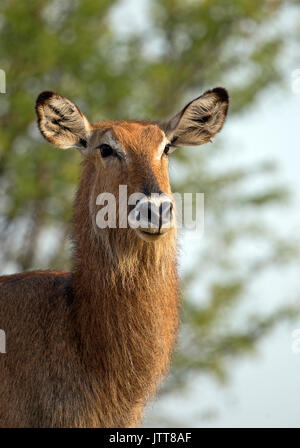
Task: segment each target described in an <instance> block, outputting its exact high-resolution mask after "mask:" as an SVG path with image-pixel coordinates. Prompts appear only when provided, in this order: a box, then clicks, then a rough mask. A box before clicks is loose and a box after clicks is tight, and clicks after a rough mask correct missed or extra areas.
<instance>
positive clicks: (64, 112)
mask: <svg viewBox="0 0 300 448" xmlns="http://www.w3.org/2000/svg"><path fill="white" fill-rule="evenodd" d="M36 113H37V117H38V125H39V128H40V131H41V133H42V135H43V136H44V137H45V139H46V140H48V141H49V142H50V143H52V144H53V145H54V146H57V147H58V148H63V149H66V148H72V147H73V148H74V147H75V148H80V149H82V152H84V149H85V148H86V147H87V142H88V137H89V134H90V131H91V125H90V123H89V122H88V120H87V119H86V117H85V116H84V115H83V113H82V112H81V111H80V109H79V108H78V107H77V106H76V104H74V103H73V102H72V101H70V100H68V99H67V98H65V97H63V96H61V95H59V94H58V93H54V92H47V91H46V92H42V93H40V94H39V96H38V98H37V100H36Z"/></svg>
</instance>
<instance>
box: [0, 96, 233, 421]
mask: <svg viewBox="0 0 300 448" xmlns="http://www.w3.org/2000/svg"><path fill="white" fill-rule="evenodd" d="M227 109H228V94H227V92H226V90H224V89H222V88H216V89H213V90H210V91H207V92H205V93H204V94H203V95H202V96H201V97H198V98H196V99H195V100H194V101H192V102H191V103H189V104H188V105H187V106H186V107H185V108H184V109H183V110H182V111H181V112H180V113H179V114H177V115H176V116H174V117H173V118H172V119H171V120H170V121H169V122H168V123H166V124H165V125H164V126H163V127H162V128H160V127H159V126H158V125H156V124H154V123H148V122H135V121H131V122H128V121H127V122H126V121H119V122H104V123H96V124H95V125H93V126H92V125H91V124H90V123H89V122H88V120H87V119H86V118H85V116H84V115H83V114H82V113H81V112H80V110H79V109H78V107H77V106H75V105H74V103H72V102H71V101H70V100H67V99H66V98H64V97H61V96H60V95H58V94H56V93H53V92H42V93H41V94H40V95H39V97H38V99H37V105H36V110H37V115H38V123H39V128H40V130H41V132H42V134H43V135H44V137H45V138H46V139H47V140H48V141H50V142H52V143H53V144H54V145H56V146H58V147H60V148H70V147H76V148H79V150H80V151H81V152H82V154H83V156H84V162H83V173H82V177H81V181H80V185H79V188H78V192H77V196H76V201H75V207H74V224H73V241H74V257H73V269H72V272H71V273H69V274H67V273H59V272H55V271H48V272H41V271H36V272H32V273H23V274H18V275H12V276H6V277H0V328H1V329H2V330H4V331H5V332H6V338H7V349H6V351H7V353H6V354H0V372H1V381H0V426H1V427H32V426H33V427H131V426H136V425H138V424H139V423H140V421H141V418H142V412H143V408H144V406H145V403H146V401H147V400H148V399H149V398H150V397H151V396H152V395H153V394H154V392H155V389H156V387H157V386H158V384H159V382H160V380H161V378H162V376H163V374H164V373H165V372H166V370H167V368H168V364H169V359H170V353H171V350H172V348H173V346H174V340H175V335H176V330H177V324H178V278H177V267H176V229H175V227H174V219H171V220H170V224H171V226H170V229H168V231H167V232H166V233H164V235H160V233H157V232H156V233H155V234H154V235H153V234H152V235H150V234H149V233H148V234H147V237H146V236H145V235H143V238H144V239H147V238H148V241H149V239H150V240H151V238H152V241H151V242H146V241H144V239H143V238H142V237H141V238H140V236H142V234H141V233H140V234H139V233H138V232H137V231H135V230H133V229H131V228H126V229H122V228H119V229H118V228H116V229H114V228H111V229H108V228H106V229H103V230H100V229H99V228H98V227H97V226H96V224H95V222H96V214H97V208H96V198H97V196H98V194H99V193H101V192H110V193H113V194H114V195H115V197H116V198H118V189H119V185H120V184H124V185H128V195H130V194H131V193H134V192H142V193H145V194H146V195H149V194H151V193H157V192H161V191H162V192H164V193H166V194H167V195H169V197H170V198H171V196H172V195H171V189H170V184H169V176H168V158H167V156H166V155H165V154H164V149H166V150H169V146H170V145H172V146H173V147H174V146H176V145H181V144H187V145H194V146H195V145H200V144H203V143H205V142H206V141H209V140H210V139H211V138H212V137H213V136H214V135H215V134H216V133H217V132H219V131H220V129H221V128H222V126H223V123H224V120H225V117H226V114H227ZM162 129H164V131H163V130H162ZM108 130H109V131H110V134H111V138H112V137H114V139H115V142H114V143H115V145H120V147H121V152H122V157H121V156H120V153H119V156H120V157H119V156H118V150H119V151H120V148H114V151H115V153H114V157H109V158H108V160H107V159H105V158H104V157H102V158H101V153H100V151H99V149H97V148H99V143H101V144H103V143H102V139H103V138H105V137H103V134H105V133H106V131H108ZM105 135H106V138H109V136H108V134H107V133H106V134H105ZM167 142H168V143H167ZM166 144H167V145H168V146H167V147H166V148H165V145H166ZM161 146H162V147H161ZM100 149H101V148H100ZM110 149H111V148H110ZM110 155H111V154H110ZM104 159H105V160H104ZM124 159H125V161H124ZM123 162H124V163H123ZM153 238H154V239H155V241H154V239H153Z"/></svg>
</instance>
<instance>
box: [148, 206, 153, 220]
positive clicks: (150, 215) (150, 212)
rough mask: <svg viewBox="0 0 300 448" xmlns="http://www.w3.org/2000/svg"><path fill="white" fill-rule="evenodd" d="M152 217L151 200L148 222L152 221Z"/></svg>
mask: <svg viewBox="0 0 300 448" xmlns="http://www.w3.org/2000/svg"><path fill="white" fill-rule="evenodd" d="M151 217H152V204H151V202H148V222H151Z"/></svg>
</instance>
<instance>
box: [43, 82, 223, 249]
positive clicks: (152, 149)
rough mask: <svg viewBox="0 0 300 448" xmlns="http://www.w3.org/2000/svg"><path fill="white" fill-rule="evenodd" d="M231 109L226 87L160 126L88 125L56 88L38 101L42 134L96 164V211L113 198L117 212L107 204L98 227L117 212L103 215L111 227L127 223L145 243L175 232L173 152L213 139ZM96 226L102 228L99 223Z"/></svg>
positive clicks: (136, 123)
mask: <svg viewBox="0 0 300 448" xmlns="http://www.w3.org/2000/svg"><path fill="white" fill-rule="evenodd" d="M227 109H228V94H227V92H226V90H225V89H222V88H215V89H213V90H209V91H207V92H205V93H204V94H203V95H201V96H200V97H198V98H196V99H195V100H193V101H191V102H190V103H189V104H187V105H186V106H185V107H184V109H183V110H181V111H180V112H179V113H178V114H177V115H175V116H174V117H173V118H171V119H170V120H169V121H167V122H166V123H160V124H159V123H154V122H146V121H103V122H97V123H95V124H90V123H89V121H88V120H87V118H86V117H85V116H84V115H83V113H82V112H81V111H80V109H79V108H78V107H77V106H76V105H75V104H74V103H73V102H72V101H70V100H68V99H67V98H64V97H62V96H60V95H59V94H57V93H54V92H42V93H41V94H40V95H39V96H38V98H37V103H36V111H37V116H38V124H39V128H40V131H41V133H42V135H43V136H44V137H45V138H46V139H47V140H48V141H49V142H50V143H52V144H53V145H54V146H57V147H59V148H63V149H65V148H77V149H79V151H80V152H81V154H82V155H83V157H84V158H86V159H87V160H88V161H89V162H90V164H91V165H93V170H94V173H95V182H94V187H93V189H92V192H91V195H92V197H90V201H91V203H92V209H93V210H95V208H96V204H98V205H103V206H104V205H105V201H106V200H107V202H109V199H110V198H112V200H113V205H114V206H115V207H114V210H112V209H111V206H110V208H109V206H108V204H106V207H108V208H106V209H105V213H102V214H100V215H98V220H97V224H98V227H101V222H100V221H101V219H100V218H103V219H104V216H105V215H107V214H108V215H109V214H110V212H114V213H115V215H116V216H113V217H112V219H111V220H109V219H108V220H107V219H106V220H105V219H104V221H105V222H106V223H108V224H109V225H108V227H110V226H111V227H113V228H115V227H117V228H126V227H127V225H128V224H129V227H130V228H131V229H130V230H129V231H130V232H134V234H135V235H137V236H139V237H141V238H142V239H143V240H146V241H156V240H158V239H160V238H161V237H162V236H163V235H166V234H170V233H172V232H171V231H172V230H173V231H174V227H175V218H174V204H173V199H172V193H171V188H170V182H169V174H168V158H169V154H170V153H171V152H173V151H174V149H176V147H178V146H187V145H190V146H198V145H202V144H203V143H206V142H208V141H210V140H211V138H212V137H213V136H214V135H215V134H217V133H218V132H219V131H220V130H221V128H222V126H223V124H224V121H225V118H226V114H227ZM87 181H88V180H87ZM120 186H126V190H127V191H126V203H125V204H120V201H121V196H120ZM99 194H100V195H101V194H103V202H101V201H102V199H101V198H100V199H97V198H99ZM128 198H129V199H128ZM127 200H128V201H127ZM114 201H115V202H114ZM120 205H121V206H120ZM103 209H104V207H103ZM121 210H123V212H121ZM124 213H125V215H126V219H125V221H124V216H125V215H124ZM121 215H122V216H121ZM127 217H128V219H127ZM94 218H96V215H95V216H94ZM120 223H121V224H120ZM104 227H105V226H104ZM94 229H95V231H96V232H97V231H98V229H97V226H95V225H94ZM132 229H134V230H132Z"/></svg>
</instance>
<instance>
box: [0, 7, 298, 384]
mask: <svg viewBox="0 0 300 448" xmlns="http://www.w3.org/2000/svg"><path fill="white" fill-rule="evenodd" d="M119 3H120V2H119V1H118V0H110V1H108V0H101V1H94V0H75V1H71V0H64V1H63V2H60V1H58V0H28V1H26V2H25V1H20V0H2V1H1V3H0V68H1V69H3V70H5V72H6V76H7V94H6V95H0V245H1V253H0V260H1V267H2V271H3V272H6V271H7V269H9V270H15V271H22V270H29V269H33V268H36V267H39V268H56V269H69V267H70V262H69V256H70V253H69V242H68V237H67V236H68V230H69V227H68V226H69V222H70V218H71V209H72V198H73V194H74V191H75V188H76V184H77V181H78V176H79V169H80V168H79V162H80V157H79V155H78V154H77V153H76V152H75V151H74V152H72V151H59V150H56V149H53V148H52V147H50V145H48V144H47V143H46V142H44V141H43V140H42V138H41V137H40V136H39V134H38V132H37V129H36V124H35V113H34V103H35V98H36V96H37V95H38V93H39V92H40V91H42V90H45V89H51V90H54V91H58V92H60V93H61V94H63V95H65V96H67V97H69V98H71V99H72V100H73V101H75V102H76V103H77V104H78V105H79V106H80V107H81V108H82V110H83V111H84V112H85V114H86V115H87V116H88V117H89V119H90V120H91V121H93V120H95V121H96V120H100V119H102V118H106V119H108V118H109V119H114V118H120V117H122V118H140V119H142V118H150V119H161V118H167V117H169V116H170V114H172V113H174V112H176V111H177V109H178V108H180V107H182V106H183V105H184V103H185V102H186V101H188V100H190V99H191V98H193V96H197V95H199V93H200V92H201V91H203V90H204V89H205V88H211V87H214V86H216V85H224V86H226V87H227V88H228V90H229V91H230V96H231V107H230V115H229V120H230V119H231V117H233V115H234V114H237V113H241V112H242V111H243V110H246V108H247V107H249V105H250V104H251V103H253V101H254V100H255V99H256V97H257V95H258V94H259V93H260V92H261V91H262V90H263V89H264V88H266V87H267V86H270V85H271V84H272V83H279V82H280V81H281V70H280V64H279V63H278V61H279V58H280V56H281V54H282V51H283V48H284V45H285V42H286V36H285V30H282V33H276V35H274V34H272V33H264V30H265V29H266V28H267V27H270V25H271V24H272V20H274V19H275V18H276V17H278V15H279V14H280V13H281V11H282V9H283V8H284V7H286V6H287V5H294V7H295V11H297V12H299V10H298V9H297V5H298V6H299V2H298V1H281V0H263V1H261V0H223V1H222V2H221V1H213V0H203V1H195V0H153V1H151V2H148V18H147V20H148V22H147V26H145V30H143V31H140V30H134V29H131V30H130V32H128V33H127V34H126V33H123V34H122V33H119V32H118V27H117V26H116V24H115V22H114V21H113V20H112V18H111V17H112V15H111V14H112V12H113V11H115V8H117V7H118V5H119ZM122 3H123V4H124V2H122ZM123 7H124V6H123ZM221 141H222V140H221V138H219V144H216V145H214V146H211V147H210V146H209V147H208V146H207V149H205V150H204V151H197V150H193V151H194V152H193V156H192V157H191V151H190V150H178V151H177V152H176V153H174V167H175V168H176V169H177V170H178V172H180V173H181V176H178V179H176V178H175V179H174V178H173V177H172V175H171V181H172V185H173V191H194V192H198V191H201V192H204V193H205V195H206V222H207V223H208V227H209V231H208V232H207V234H206V238H205V239H204V240H200V243H199V254H198V256H197V257H195V260H193V263H192V265H191V266H190V268H189V269H185V270H184V272H183V274H182V276H183V281H184V289H185V301H184V306H183V313H182V315H183V328H182V334H181V338H180V343H179V348H178V350H177V352H176V354H175V355H174V363H173V371H172V375H171V377H170V380H169V382H168V383H167V385H166V387H165V391H167V392H168V391H170V390H173V389H174V387H175V385H176V386H178V385H184V384H185V381H186V378H187V373H192V374H193V373H197V372H208V373H210V374H211V373H213V374H214V375H216V377H217V378H219V379H221V380H224V379H225V378H226V373H227V372H228V370H227V368H226V367H227V364H226V361H227V359H228V357H230V356H240V355H241V354H244V353H247V352H249V351H251V350H253V349H254V348H255V346H256V342H257V341H258V340H259V339H260V338H261V336H262V335H264V334H265V333H266V332H267V331H268V330H270V329H271V328H272V327H273V326H274V324H275V323H276V322H278V321H279V320H281V319H284V318H290V317H291V315H293V314H294V313H293V310H290V309H289V308H286V309H280V310H278V309H276V310H274V313H273V314H271V315H268V316H260V315H258V316H252V315H250V316H249V315H246V317H245V320H244V322H243V323H241V325H240V326H237V325H233V322H234V319H233V316H234V315H235V312H236V311H237V310H238V309H239V307H240V305H241V302H242V301H243V300H245V298H246V297H248V291H249V288H250V285H251V282H252V281H253V279H254V278H257V276H258V275H259V274H260V273H262V272H264V271H265V270H266V269H268V268H269V267H272V268H278V269H279V268H280V266H281V265H282V263H288V262H289V261H290V260H291V259H292V258H293V256H295V250H294V248H293V247H292V246H291V245H290V244H289V243H287V242H286V241H282V240H281V239H280V238H278V237H277V236H276V235H274V232H273V231H270V229H269V228H268V227H266V224H265V223H264V221H263V220H262V219H261V216H262V215H261V211H262V210H267V209H268V208H269V207H271V206H272V207H274V205H280V204H285V203H286V201H287V192H286V191H285V190H284V189H283V188H281V186H280V185H279V186H278V182H277V181H276V183H275V181H274V182H272V179H273V178H274V179H275V177H274V176H275V168H274V167H273V166H272V164H270V163H265V164H260V165H255V166H251V167H249V166H247V167H245V168H233V169H231V170H228V169H227V171H226V172H220V171H218V172H217V173H216V172H215V171H214V170H213V168H212V167H211V163H210V161H211V160H212V159H213V158H215V157H216V156H218V154H220V151H221V146H222V152H223V151H225V150H226V148H225V145H221V143H220V142H221ZM223 146H224V147H223ZM172 157H173V155H172ZM261 177H263V178H264V179H266V178H267V179H268V180H269V182H268V185H269V186H268V187H266V188H265V189H264V190H263V191H260V192H258V193H257V194H256V193H255V192H254V193H251V194H249V193H248V194H246V193H245V192H244V190H243V185H244V184H245V183H248V184H249V182H251V181H252V180H253V179H257V178H261ZM46 235H48V239H49V238H50V237H49V235H51V240H50V241H51V244H50V246H51V250H46V248H45V247H44V244H43V242H44V241H45V239H46V240H47V238H45V236H46ZM247 239H248V240H249V239H250V241H252V243H253V244H257V246H258V247H266V248H267V250H266V251H265V252H264V253H266V254H267V255H266V256H265V258H261V257H255V256H254V257H253V258H252V259H251V260H248V261H247V263H244V264H243V262H242V261H241V260H240V259H239V256H238V255H236V254H233V251H232V249H233V247H235V245H236V244H237V243H239V242H240V241H243V240H247ZM254 241H255V242H256V243H254ZM48 246H49V244H48ZM48 249H49V248H48ZM262 252H263V251H262ZM207 273H209V277H208V280H206V284H205V294H204V295H205V298H204V299H200V298H198V299H197V293H195V287H194V286H195V285H197V282H198V283H199V278H202V277H203V278H207V275H206V274H207ZM196 290H197V291H199V287H198V289H196ZM202 296H203V294H202Z"/></svg>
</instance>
